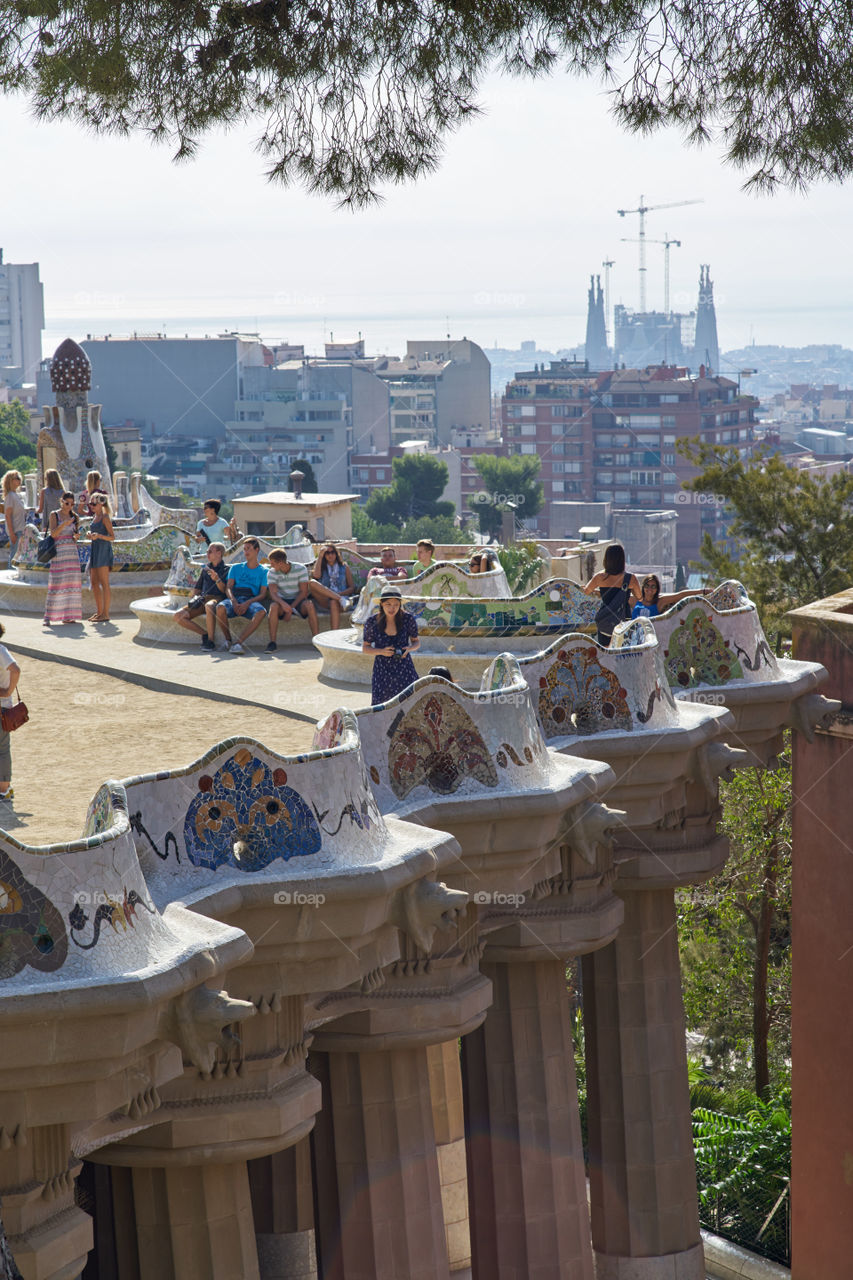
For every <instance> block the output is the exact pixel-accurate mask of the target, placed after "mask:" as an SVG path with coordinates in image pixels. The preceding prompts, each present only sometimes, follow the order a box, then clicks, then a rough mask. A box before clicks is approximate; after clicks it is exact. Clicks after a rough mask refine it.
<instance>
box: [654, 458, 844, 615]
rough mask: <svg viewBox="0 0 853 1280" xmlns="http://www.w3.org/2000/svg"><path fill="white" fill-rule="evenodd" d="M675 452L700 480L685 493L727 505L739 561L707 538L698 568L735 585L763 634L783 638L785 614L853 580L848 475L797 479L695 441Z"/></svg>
mask: <svg viewBox="0 0 853 1280" xmlns="http://www.w3.org/2000/svg"><path fill="white" fill-rule="evenodd" d="M679 450H680V452H682V453H683V454H684V455H685V456H686V457H687V459H688V460H689V461H690V462H692V463H693V465H694V466H697V467H701V468H702V472H701V474H700V475H698V476H696V477H695V479H693V480H692V481H690V482H688V483H687V484H686V485H685V487H686V488H688V489H694V490H697V491H699V492H700V493H714V494H717V495H718V496H719V497H722V498H725V500H726V502H727V504H728V505H729V507H730V508H731V510H732V511H733V513H734V519H733V521H732V524H731V526H730V530H729V533H730V536H731V538H732V540H733V542H734V543H735V546H736V554H730V553H729V552H727V551H726V550H725V549H724V548H721V547H719V546H717V545H716V544H715V543H713V542H712V541H711V539H710V537H709V536H708V534H706V535H705V538H704V541H703V543H702V548H701V556H702V562H703V564H704V565H705V566H707V568H708V569H709V570H710V571H711V573H713V574H714V575H716V576H717V577H718V578H740V579H741V580H742V581H743V583H744V585H745V586H746V587H747V589H748V590H749V593H750V595H751V596H752V598H753V600H754V601H755V603H756V605H757V606H758V609H759V612H760V614H761V619H762V623H763V624H764V629H765V631H766V632H767V633H768V635H769V634H770V633H771V631H781V632H783V633H786V632H787V630H789V628H787V625H786V624H785V623H784V621H783V618H784V615H785V613H786V612H787V611H788V610H789V609H796V608H798V607H799V606H800V605H805V604H810V603H811V602H812V601H814V600H819V599H821V597H822V596H827V595H832V594H833V593H834V592H836V591H841V590H843V589H844V588H846V587H849V585H850V582H851V580H853V475H848V474H846V473H843V472H842V473H838V474H834V475H830V476H828V477H827V478H826V479H822V478H820V477H814V476H811V475H809V474H808V473H806V472H803V471H795V470H794V469H793V468H791V467H789V466H787V465H786V464H785V462H783V460H782V459H781V458H780V457H778V456H777V455H772V456H767V457H758V458H754V459H751V460H749V461H744V459H743V458H741V457H740V456H739V455H738V453H737V450H734V449H726V448H725V447H723V446H720V445H709V444H704V443H701V442H699V441H697V440H692V441H687V442H685V443H680V444H679Z"/></svg>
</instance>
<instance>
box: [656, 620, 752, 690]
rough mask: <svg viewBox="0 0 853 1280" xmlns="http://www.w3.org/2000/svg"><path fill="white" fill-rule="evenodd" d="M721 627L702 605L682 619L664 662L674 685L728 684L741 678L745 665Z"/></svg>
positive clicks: (685, 686) (666, 650)
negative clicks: (736, 654) (733, 649)
mask: <svg viewBox="0 0 853 1280" xmlns="http://www.w3.org/2000/svg"><path fill="white" fill-rule="evenodd" d="M730 643H731V642H730V641H728V640H725V639H724V638H723V636H722V635H721V633H720V630H719V628H718V627H717V626H716V624H715V623H714V621H713V620H712V619H711V618H710V617H709V616H708V614H707V613H706V612H705V610H704V609H703V608H701V607H698V606H697V607H695V608H693V609H691V610H690V611H689V612H688V613H687V615H686V616H685V617H683V618H681V619H680V620H679V623H678V627H677V628H676V629H675V630H674V631H673V632H672V634H671V635H670V638H669V644H668V646H667V648H666V649H664V663H665V666H666V673H667V677H668V679H669V683H670V685H671V686H672V687H673V688H682V689H687V688H689V687H690V686H691V685H696V684H713V685H716V684H728V682H729V681H730V680H740V679H741V678H742V676H743V669H742V667H741V665H740V663H739V662H738V660H737V658H736V657H735V655H734V653H733V652H732V650H731V647H730Z"/></svg>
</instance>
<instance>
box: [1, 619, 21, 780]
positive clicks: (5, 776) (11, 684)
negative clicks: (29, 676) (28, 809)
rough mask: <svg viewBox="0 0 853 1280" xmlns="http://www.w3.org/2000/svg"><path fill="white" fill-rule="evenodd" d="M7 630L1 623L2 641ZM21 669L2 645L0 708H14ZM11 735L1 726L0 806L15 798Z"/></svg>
mask: <svg viewBox="0 0 853 1280" xmlns="http://www.w3.org/2000/svg"><path fill="white" fill-rule="evenodd" d="M5 633H6V628H5V627H4V626H3V623H2V622H0V639H2V638H3V636H4V635H5ZM20 674H21V668H20V667H19V666H18V664H17V662H16V661H15V659H14V658H13V657H12V655H11V653H10V652H9V650H8V649H7V648H6V646H5V645H4V644H0V706H2V707H7V708H8V707H11V706H12V694H13V693H14V691H15V689H17V687H18V679H19V677H20ZM10 738H11V734H10V733H8V732H7V731H6V730H5V729H4V728H3V727H2V725H0V804H2V803H3V802H4V801H5V802H7V803H8V802H9V801H11V800H12V799H13V798H14V795H15V793H14V791H13V790H12V749H11V744H10V741H9V739H10Z"/></svg>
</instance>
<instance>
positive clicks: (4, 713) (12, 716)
mask: <svg viewBox="0 0 853 1280" xmlns="http://www.w3.org/2000/svg"><path fill="white" fill-rule="evenodd" d="M15 693H16V694H18V701H17V702H16V703H15V705H14V706H13V707H0V725H2V727H3V729H4V730H5V732H6V733H11V732H12V730H13V729H20V727H21V725H22V724H26V723H27V721H28V720H29V718H30V713H29V711H27V704H26V703H25V702H23V701H22V699H21V695H20V693H18V690H17V689H16V690H15Z"/></svg>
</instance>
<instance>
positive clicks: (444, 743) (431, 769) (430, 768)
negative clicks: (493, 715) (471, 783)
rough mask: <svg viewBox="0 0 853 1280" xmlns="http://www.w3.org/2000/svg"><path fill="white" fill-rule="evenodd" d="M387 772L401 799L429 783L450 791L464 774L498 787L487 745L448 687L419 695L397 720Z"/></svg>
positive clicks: (434, 788) (433, 787)
mask: <svg viewBox="0 0 853 1280" xmlns="http://www.w3.org/2000/svg"><path fill="white" fill-rule="evenodd" d="M388 773H389V776H390V779H391V786H392V788H393V790H394V794H395V795H396V796H397V797H398V798H399V799H400V800H404V799H405V797H406V796H407V795H408V794H409V792H410V791H412V790H413V789H414V788H415V787H419V786H426V787H428V788H429V790H430V791H434V792H436V793H437V794H438V795H450V794H451V793H452V792H454V791H456V790H457V788H458V787H459V784H460V783H461V782H462V780H463V779H464V778H466V777H473V778H476V779H477V781H478V782H482V783H483V784H484V785H486V786H489V787H496V786H497V783H498V775H497V771H496V769H495V765H494V762H493V760H492V757H491V755H490V754H489V750H488V748H487V746H486V744H485V742H484V741H483V739H482V737H481V735H480V733H479V732H478V730H477V727H476V725H475V724H474V722H473V720H472V719H471V717H470V716H469V715H468V713H467V712H466V711H465V709H464V708H463V707H462V706H460V705H459V703H458V702H456V701H455V700H454V699H453V698H451V697H449V696H448V695H447V694H445V693H439V692H432V693H429V694H428V695H427V696H426V697H423V698H419V699H418V701H417V702H416V703H415V705H414V706H413V707H411V708H410V709H409V710H408V711H407V712H406V714H405V715H404V716H403V718H402V719H401V720H400V722H399V724H397V725H396V727H395V729H394V732H393V735H392V737H391V745H390V747H389V750H388Z"/></svg>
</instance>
